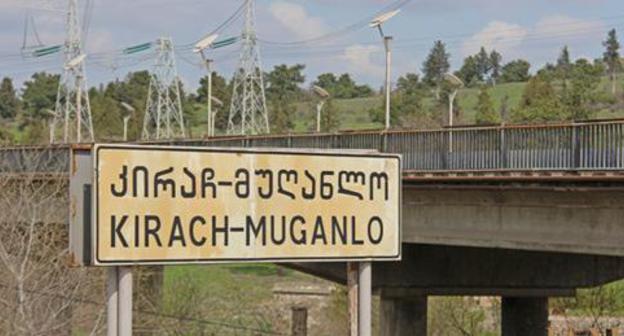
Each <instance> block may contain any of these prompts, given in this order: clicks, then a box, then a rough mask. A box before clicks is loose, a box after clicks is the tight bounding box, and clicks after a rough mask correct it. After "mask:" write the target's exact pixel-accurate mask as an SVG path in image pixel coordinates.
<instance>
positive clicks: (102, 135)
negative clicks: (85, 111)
mask: <svg viewBox="0 0 624 336" xmlns="http://www.w3.org/2000/svg"><path fill="white" fill-rule="evenodd" d="M89 100H90V102H91V116H92V118H93V128H94V130H93V131H94V133H95V136H96V138H97V140H120V139H121V138H122V137H123V112H124V111H123V109H122V107H121V106H120V103H119V102H118V101H116V100H115V98H113V97H112V96H110V95H107V94H106V89H104V88H99V89H98V88H92V89H90V90H89Z"/></svg>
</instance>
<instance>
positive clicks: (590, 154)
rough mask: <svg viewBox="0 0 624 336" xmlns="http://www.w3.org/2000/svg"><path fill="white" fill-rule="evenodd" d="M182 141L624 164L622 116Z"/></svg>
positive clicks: (461, 161) (528, 165)
mask: <svg viewBox="0 0 624 336" xmlns="http://www.w3.org/2000/svg"><path fill="white" fill-rule="evenodd" d="M181 143H182V144H196V145H205V146H225V147H280V148H321V149H327V148H333V149H374V150H379V151H381V152H387V153H399V154H402V155H403V165H404V167H403V168H404V169H405V170H411V171H444V170H452V171H477V170H605V169H624V120H610V121H595V122H584V123H573V124H560V125H538V126H527V125H522V126H518V125H511V126H490V127H463V128H447V129H439V130H427V131H423V130H408V131H390V132H383V131H362V132H346V133H336V134H291V135H275V136H273V135H272V136H250V137H220V138H213V139H205V140H200V141H190V142H189V141H184V142H181Z"/></svg>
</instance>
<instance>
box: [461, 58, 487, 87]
mask: <svg viewBox="0 0 624 336" xmlns="http://www.w3.org/2000/svg"><path fill="white" fill-rule="evenodd" d="M455 76H457V77H459V78H460V79H461V80H462V81H463V82H464V84H466V86H473V85H475V84H477V83H479V82H480V81H481V78H480V77H479V64H478V62H477V59H476V58H475V56H468V57H466V58H465V59H464V64H463V65H462V67H461V69H459V71H457V72H455Z"/></svg>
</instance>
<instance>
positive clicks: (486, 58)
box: [475, 47, 492, 81]
mask: <svg viewBox="0 0 624 336" xmlns="http://www.w3.org/2000/svg"><path fill="white" fill-rule="evenodd" d="M475 60H476V62H477V69H478V77H479V80H480V81H483V80H485V79H486V78H487V77H488V74H489V73H490V69H491V68H492V65H491V64H490V55H488V53H487V51H485V48H484V47H481V49H480V50H479V53H477V54H476V55H475Z"/></svg>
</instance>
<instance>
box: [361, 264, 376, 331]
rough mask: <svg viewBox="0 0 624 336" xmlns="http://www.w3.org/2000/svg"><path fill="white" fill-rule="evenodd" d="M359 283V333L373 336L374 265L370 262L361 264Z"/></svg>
mask: <svg viewBox="0 0 624 336" xmlns="http://www.w3.org/2000/svg"><path fill="white" fill-rule="evenodd" d="M359 275H360V276H359V285H358V318H359V319H358V321H359V323H358V324H359V328H358V329H359V332H360V333H359V335H358V336H371V333H372V331H371V327H372V318H371V307H372V303H373V302H372V285H373V282H372V265H371V263H370V262H361V263H360V265H359Z"/></svg>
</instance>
